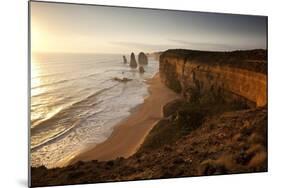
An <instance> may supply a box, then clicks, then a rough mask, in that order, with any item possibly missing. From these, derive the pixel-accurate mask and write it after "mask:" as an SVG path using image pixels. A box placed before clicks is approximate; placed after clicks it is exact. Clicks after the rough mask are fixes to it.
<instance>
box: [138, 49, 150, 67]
mask: <svg viewBox="0 0 281 188" xmlns="http://www.w3.org/2000/svg"><path fill="white" fill-rule="evenodd" d="M138 61H139V65H147V64H148V59H147V56H146V55H145V54H144V53H143V52H141V53H139V56H138Z"/></svg>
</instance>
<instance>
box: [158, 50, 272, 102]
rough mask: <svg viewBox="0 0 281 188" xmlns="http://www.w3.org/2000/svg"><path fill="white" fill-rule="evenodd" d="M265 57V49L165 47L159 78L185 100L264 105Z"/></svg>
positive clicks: (265, 94) (265, 100)
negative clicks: (207, 49)
mask: <svg viewBox="0 0 281 188" xmlns="http://www.w3.org/2000/svg"><path fill="white" fill-rule="evenodd" d="M266 59H267V52H266V51H265V50H250V51H235V52H204V51H193V50H168V51H166V52H164V53H163V54H162V55H161V56H160V77H161V80H162V82H164V83H165V84H166V85H167V86H168V87H169V88H171V89H173V90H174V91H176V92H179V93H181V94H182V95H183V96H184V98H185V99H186V100H188V101H196V100H199V101H201V100H210V99H211V100H214V101H217V100H225V101H233V100H239V101H244V102H245V103H247V104H248V105H250V106H265V105H266V104H267V62H266ZM206 98H207V99H206Z"/></svg>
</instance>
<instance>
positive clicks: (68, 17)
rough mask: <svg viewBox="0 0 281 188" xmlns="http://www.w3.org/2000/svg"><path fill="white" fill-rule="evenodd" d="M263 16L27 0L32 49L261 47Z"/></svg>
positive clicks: (98, 50) (106, 50) (107, 50)
mask: <svg viewBox="0 0 281 188" xmlns="http://www.w3.org/2000/svg"><path fill="white" fill-rule="evenodd" d="M266 22H267V19H266V17H261V16H241V15H227V14H210V13H198V12H185V11H167V10H151V9H135V8H116V7H104V6H86V5H73V4H58V3H42V2H31V49H32V51H40V52H43V51H45V52H78V53H81V52H84V53H130V52H132V51H134V52H139V51H144V52H153V51H161V50H166V49H169V48H187V49H199V50H227V51H228V50H237V49H253V48H266V40H267V39H266V37H267V36H266V35H267V33H266V27H267V23H266Z"/></svg>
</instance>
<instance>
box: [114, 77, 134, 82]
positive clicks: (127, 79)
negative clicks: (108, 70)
mask: <svg viewBox="0 0 281 188" xmlns="http://www.w3.org/2000/svg"><path fill="white" fill-rule="evenodd" d="M113 80H114V81H118V82H125V83H126V82H129V81H132V79H130V78H126V77H124V78H118V77H114V78H113Z"/></svg>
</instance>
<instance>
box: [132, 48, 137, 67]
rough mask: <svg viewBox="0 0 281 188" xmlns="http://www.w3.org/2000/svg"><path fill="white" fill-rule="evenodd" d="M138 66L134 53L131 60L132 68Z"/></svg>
mask: <svg viewBox="0 0 281 188" xmlns="http://www.w3.org/2000/svg"><path fill="white" fill-rule="evenodd" d="M137 66H138V64H137V61H136V57H135V54H134V53H133V52H132V53H131V60H130V67H131V68H137Z"/></svg>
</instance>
